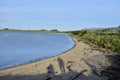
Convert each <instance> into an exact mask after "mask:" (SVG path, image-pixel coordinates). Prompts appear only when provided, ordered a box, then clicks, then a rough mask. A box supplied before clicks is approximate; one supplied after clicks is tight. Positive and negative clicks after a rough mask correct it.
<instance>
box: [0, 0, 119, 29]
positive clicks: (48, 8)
mask: <svg viewBox="0 0 120 80" xmlns="http://www.w3.org/2000/svg"><path fill="white" fill-rule="evenodd" d="M119 25H120V0H0V28H12V29H35V30H36V29H48V30H50V29H58V30H61V31H66V30H80V29H84V28H106V27H115V26H119Z"/></svg>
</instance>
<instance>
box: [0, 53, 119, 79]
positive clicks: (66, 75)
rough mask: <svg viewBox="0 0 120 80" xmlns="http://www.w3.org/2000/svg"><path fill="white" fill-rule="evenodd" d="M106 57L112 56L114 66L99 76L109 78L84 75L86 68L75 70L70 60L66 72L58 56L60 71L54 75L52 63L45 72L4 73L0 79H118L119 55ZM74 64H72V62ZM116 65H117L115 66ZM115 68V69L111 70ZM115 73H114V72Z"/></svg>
mask: <svg viewBox="0 0 120 80" xmlns="http://www.w3.org/2000/svg"><path fill="white" fill-rule="evenodd" d="M106 57H108V58H110V59H111V58H112V59H111V60H112V61H111V63H112V64H113V65H114V66H112V65H111V66H109V67H108V68H107V69H106V70H103V71H101V75H100V76H101V77H102V76H108V77H110V79H108V78H107V79H102V78H97V79H95V78H93V76H92V73H91V74H89V75H87V76H86V75H84V72H87V71H88V70H86V69H84V70H82V71H81V72H76V71H74V70H72V69H71V66H72V62H70V61H69V63H70V65H69V66H66V69H68V72H66V71H65V65H64V61H63V60H62V59H61V58H60V57H58V59H57V61H58V64H59V68H60V71H61V74H60V75H56V72H55V69H54V66H53V65H52V64H49V65H48V67H47V68H46V69H47V72H46V73H45V74H37V75H34V74H33V75H5V76H1V77H0V80H120V77H119V75H120V67H118V66H120V62H119V63H118V64H115V63H116V57H117V58H118V60H119V61H120V55H119V56H118V55H116V56H112V57H111V56H106ZM84 61H85V62H86V64H87V65H88V66H90V68H93V66H92V65H90V64H89V63H88V62H87V61H86V60H84ZM73 65H74V64H73ZM116 66H117V67H116ZM111 69H112V71H111V72H107V71H110V70H111ZM113 69H115V70H113ZM114 71H115V72H114ZM114 73H115V74H114Z"/></svg>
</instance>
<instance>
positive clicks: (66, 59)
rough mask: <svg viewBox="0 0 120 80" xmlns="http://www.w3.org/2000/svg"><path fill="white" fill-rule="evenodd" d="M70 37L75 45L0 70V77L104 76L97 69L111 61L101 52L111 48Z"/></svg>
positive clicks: (63, 79)
mask: <svg viewBox="0 0 120 80" xmlns="http://www.w3.org/2000/svg"><path fill="white" fill-rule="evenodd" d="M73 40H74V41H75V43H76V45H75V47H74V48H73V49H71V50H69V51H67V52H65V53H63V54H61V55H58V56H55V57H52V58H49V59H45V60H42V61H36V62H33V63H29V64H24V65H20V66H16V67H11V68H8V69H2V70H0V80H107V78H106V77H101V76H99V71H100V70H102V69H104V68H106V67H108V66H110V65H111V64H110V63H109V61H108V59H107V58H106V57H105V55H107V54H110V53H112V52H111V51H109V50H106V49H103V48H98V47H97V46H96V45H93V44H87V43H86V42H84V41H82V40H80V41H77V39H73ZM63 47H64V46H63ZM18 57H19V56H18Z"/></svg>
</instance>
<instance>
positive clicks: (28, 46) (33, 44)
mask: <svg viewBox="0 0 120 80" xmlns="http://www.w3.org/2000/svg"><path fill="white" fill-rule="evenodd" d="M74 45H75V43H74V41H73V40H72V39H71V37H70V36H69V35H67V34H55V33H37V32H0V69H2V68H7V67H11V66H15V65H20V64H24V63H28V62H30V61H34V60H37V59H43V58H48V57H52V56H55V55H58V54H60V53H62V52H65V51H67V50H69V49H71V48H72V47H73V46H74Z"/></svg>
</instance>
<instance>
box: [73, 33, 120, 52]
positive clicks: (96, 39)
mask: <svg viewBox="0 0 120 80" xmlns="http://www.w3.org/2000/svg"><path fill="white" fill-rule="evenodd" d="M101 32H102V31H101ZM71 34H72V35H74V36H77V38H82V39H84V40H88V41H90V42H92V43H94V44H96V45H99V46H100V47H104V48H107V49H111V50H113V51H115V52H117V53H120V35H119V34H117V33H116V34H106V33H104V34H103V33H102V34H101V33H99V34H98V33H96V31H94V32H93V31H91V32H90V31H71Z"/></svg>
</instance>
